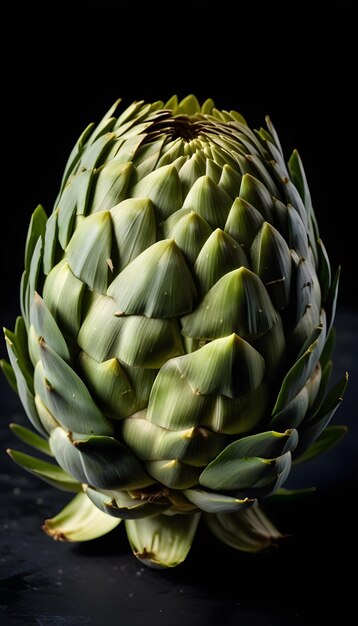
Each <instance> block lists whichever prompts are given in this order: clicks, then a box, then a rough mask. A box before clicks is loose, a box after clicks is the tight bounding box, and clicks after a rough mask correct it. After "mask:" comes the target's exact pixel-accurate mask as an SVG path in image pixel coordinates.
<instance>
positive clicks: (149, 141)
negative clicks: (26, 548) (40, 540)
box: [3, 96, 346, 567]
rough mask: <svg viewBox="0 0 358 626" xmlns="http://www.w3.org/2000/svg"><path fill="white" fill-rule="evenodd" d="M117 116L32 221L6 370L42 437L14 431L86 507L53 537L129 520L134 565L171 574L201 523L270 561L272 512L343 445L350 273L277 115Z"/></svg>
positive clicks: (43, 470) (199, 109) (32, 463)
mask: <svg viewBox="0 0 358 626" xmlns="http://www.w3.org/2000/svg"><path fill="white" fill-rule="evenodd" d="M117 107H118V103H116V104H115V106H114V107H113V108H112V109H111V110H110V111H109V112H108V113H107V115H106V116H105V117H104V118H103V120H102V121H101V122H100V124H99V125H98V126H97V127H95V126H94V125H90V126H89V127H88V128H87V129H86V130H85V131H84V133H83V134H82V135H81V137H80V138H79V140H78V142H77V143H76V145H75V147H74V149H73V151H72V153H71V155H70V158H69V161H68V164H67V166H66V170H65V174H64V177H63V181H62V185H61V190H60V193H59V196H58V198H57V200H56V203H55V206H54V210H53V212H52V214H51V215H50V217H49V218H47V216H46V214H45V212H44V210H43V208H42V207H41V206H40V207H38V208H37V209H36V210H35V212H34V214H33V217H32V220H31V224H30V228H29V234H28V238H27V242H26V253H25V271H24V274H23V278H22V283H21V311H22V317H20V318H18V320H17V323H16V328H15V331H14V332H10V331H7V330H6V331H5V337H6V341H7V345H8V351H9V357H10V364H9V363H6V362H4V363H3V369H4V372H5V374H6V376H7V378H8V379H9V382H10V383H11V384H12V385H13V387H14V388H15V389H16V390H17V392H18V394H19V396H20V398H21V401H22V403H23V406H24V408H25V411H26V413H27V415H28V417H29V419H30V421H31V422H32V425H33V426H34V428H35V429H36V430H37V431H38V434H37V433H35V432H33V431H30V430H29V429H26V428H24V427H20V426H16V425H13V426H12V428H13V431H14V433H15V434H16V435H18V437H19V438H20V439H21V440H22V441H23V442H25V443H28V444H29V445H30V446H32V447H33V448H35V449H37V450H38V451H39V452H40V453H44V454H46V455H48V456H49V457H50V458H49V460H48V461H45V460H43V459H42V458H36V457H33V456H29V455H27V454H24V453H22V452H19V451H10V454H11V456H12V457H13V458H14V460H15V461H16V462H18V463H19V464H20V465H21V466H22V467H24V468H25V469H27V470H29V471H30V472H33V473H34V474H36V475H37V476H39V477H41V478H43V479H44V480H46V481H47V482H49V483H51V484H52V485H54V486H56V487H58V488H60V489H65V490H67V491H72V492H75V493H76V494H77V495H76V496H75V499H74V500H73V501H72V502H71V503H70V504H69V505H68V506H67V507H66V508H65V509H64V510H63V511H62V512H60V513H59V514H58V515H57V516H56V517H54V518H53V519H52V520H47V521H46V522H45V530H46V531H47V532H48V533H49V534H51V535H53V536H54V537H55V538H59V539H67V540H74V541H81V540H86V539H92V538H93V537H96V536H100V535H101V534H104V533H106V532H108V531H109V530H111V529H112V528H113V527H114V526H116V525H117V524H118V523H119V522H120V521H121V520H125V527H126V531H127V534H128V538H129V541H130V544H131V546H132V548H133V551H134V553H135V554H136V556H137V557H138V558H139V559H141V560H143V562H145V563H147V564H151V565H154V566H162V567H165V566H174V565H177V564H178V563H180V562H181V561H183V560H184V558H185V557H186V555H187V553H188V551H189V549H190V545H191V542H192V540H193V538H194V535H195V532H196V529H197V526H198V522H199V518H200V516H202V518H203V519H204V520H206V521H207V524H208V526H209V528H210V529H211V530H212V532H213V533H214V534H215V535H216V536H217V537H218V538H219V539H221V540H222V541H224V542H225V543H228V544H229V545H231V546H233V547H235V548H239V549H242V550H247V551H252V552H255V551H258V550H260V549H262V548H264V547H266V546H267V545H270V544H272V543H274V542H276V541H277V539H279V537H280V536H281V535H280V533H279V532H278V531H277V529H276V528H275V527H274V526H273V525H272V523H271V522H270V521H269V520H268V518H267V517H266V515H265V513H264V512H263V510H262V509H261V508H259V505H258V501H259V500H261V499H264V498H267V497H269V496H271V494H273V493H274V492H276V494H281V496H282V497H284V496H285V495H289V494H287V493H286V492H285V491H284V490H282V491H278V490H280V487H281V485H282V484H283V483H284V481H285V480H286V478H287V476H288V474H289V472H290V469H291V464H292V459H293V458H296V459H297V462H298V461H299V460H300V457H302V460H304V459H305V458H307V457H308V458H312V456H315V455H316V454H318V453H319V452H321V451H322V450H324V449H326V448H328V447H329V446H331V445H332V444H333V443H335V442H336V441H338V439H339V438H340V437H341V435H342V433H343V428H339V427H334V428H333V430H330V429H329V430H325V429H326V426H327V424H328V422H329V420H330V419H331V417H332V416H333V414H334V412H335V410H336V408H337V407H338V405H339V403H340V401H341V399H342V395H343V393H344V388H345V385H346V376H345V377H344V378H343V380H342V381H341V382H340V383H339V384H338V385H337V386H336V387H335V388H334V389H333V390H332V391H331V392H330V393H329V394H328V395H327V394H326V387H327V384H328V380H329V375H330V372H331V368H332V363H331V352H332V348H333V330H332V324H333V320H334V314H335V306H336V297H337V288H338V273H337V274H336V275H335V277H333V278H332V277H331V270H330V265H329V260H328V257H327V253H326V251H325V248H324V246H323V244H322V241H321V240H320V238H319V233H318V228H317V223H316V219H315V215H314V212H313V208H312V204H311V198H310V193H309V189H308V186H307V182H306V177H305V173H304V170H303V166H302V163H301V160H300V158H299V155H298V154H297V152H296V151H295V152H294V153H293V154H292V156H291V158H290V160H289V162H288V164H287V165H286V163H285V161H284V157H283V154H282V150H281V146H280V143H279V139H278V136H277V134H276V132H275V129H274V128H273V126H272V124H271V122H270V120H269V119H267V129H260V130H259V131H258V132H254V131H252V130H251V129H250V128H249V127H248V126H247V124H246V122H245V120H244V119H243V118H242V116H241V115H239V114H238V113H236V112H235V111H230V112H227V111H219V110H218V109H216V108H215V106H214V103H213V101H212V100H207V101H206V102H205V103H204V104H203V106H200V105H199V103H198V101H197V100H196V98H195V97H194V96H188V97H187V98H185V99H184V100H182V101H181V102H180V103H178V100H177V98H176V97H173V98H171V99H170V100H169V102H167V103H166V104H164V105H163V103H162V102H155V103H154V104H146V103H144V102H143V101H140V102H134V103H133V104H132V105H131V106H130V107H129V108H127V109H126V110H125V111H123V112H122V113H120V114H119V115H118V117H117V116H116V110H117ZM327 433H328V436H327ZM275 497H277V496H275Z"/></svg>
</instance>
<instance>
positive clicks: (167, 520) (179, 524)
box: [125, 513, 200, 568]
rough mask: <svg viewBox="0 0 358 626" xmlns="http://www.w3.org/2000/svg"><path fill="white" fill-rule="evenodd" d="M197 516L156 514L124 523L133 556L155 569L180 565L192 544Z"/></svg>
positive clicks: (198, 517) (198, 516)
mask: <svg viewBox="0 0 358 626" xmlns="http://www.w3.org/2000/svg"><path fill="white" fill-rule="evenodd" d="M199 519H200V515H199V514H197V513H196V514H194V515H173V516H172V517H168V516H167V515H157V516H156V517H150V518H149V519H148V518H146V519H138V520H126V521H125V525H126V531H127V536H128V540H129V543H130V545H131V548H132V550H133V553H134V556H136V557H137V559H139V560H140V561H141V562H142V563H145V565H149V566H150V567H155V568H165V567H175V566H176V565H179V564H180V563H182V562H183V561H184V560H185V558H186V556H187V554H188V552H189V550H190V547H191V544H192V541H193V539H194V536H195V533H196V529H197V527H198V523H199Z"/></svg>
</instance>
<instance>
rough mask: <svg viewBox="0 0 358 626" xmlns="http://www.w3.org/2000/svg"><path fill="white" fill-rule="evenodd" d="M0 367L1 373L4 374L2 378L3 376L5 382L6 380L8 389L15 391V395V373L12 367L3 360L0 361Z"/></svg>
mask: <svg viewBox="0 0 358 626" xmlns="http://www.w3.org/2000/svg"><path fill="white" fill-rule="evenodd" d="M0 367H1V369H2V371H3V373H4V376H5V378H6V380H7V382H8V383H9V385H10V387H11V388H12V389H13V390H14V391H15V393H17V383H16V376H15V372H14V370H13V368H12V366H11V365H10V363H8V361H6V360H5V359H1V360H0Z"/></svg>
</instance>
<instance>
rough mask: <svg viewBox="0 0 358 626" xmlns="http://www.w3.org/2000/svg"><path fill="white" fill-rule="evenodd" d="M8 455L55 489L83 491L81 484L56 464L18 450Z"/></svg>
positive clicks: (9, 452) (8, 451)
mask: <svg viewBox="0 0 358 626" xmlns="http://www.w3.org/2000/svg"><path fill="white" fill-rule="evenodd" d="M7 453H8V455H9V456H10V457H11V458H12V460H13V461H15V463H17V465H20V467H22V468H23V469H25V470H26V471H28V472H30V474H34V475H35V476H38V477H39V478H42V480H44V481H45V482H46V483H49V484H50V485H52V486H53V487H56V488H57V489H61V491H73V492H76V491H81V489H82V486H81V483H80V482H78V481H77V480H76V479H75V478H73V476H70V475H69V474H67V472H64V471H63V469H61V467H59V466H58V465H54V463H48V462H47V461H43V460H42V459H38V458H36V457H34V456H30V455H29V454H24V453H23V452H19V451H18V450H7Z"/></svg>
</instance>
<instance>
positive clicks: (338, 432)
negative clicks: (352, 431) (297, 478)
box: [294, 426, 348, 465]
mask: <svg viewBox="0 0 358 626" xmlns="http://www.w3.org/2000/svg"><path fill="white" fill-rule="evenodd" d="M347 430H348V428H347V426H328V428H326V429H325V430H324V431H323V432H322V433H321V434H320V436H319V437H318V439H316V441H315V442H314V443H313V444H312V445H311V446H310V447H309V448H308V449H307V450H306V452H304V453H303V454H301V455H300V456H299V457H297V458H296V459H295V461H294V464H295V465H297V464H298V463H306V461H311V460H312V459H314V458H315V457H316V456H318V455H319V454H322V452H326V451H327V450H330V449H331V448H333V447H334V446H335V445H337V443H339V442H340V440H341V439H342V438H343V437H344V435H345V434H346V432H347Z"/></svg>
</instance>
